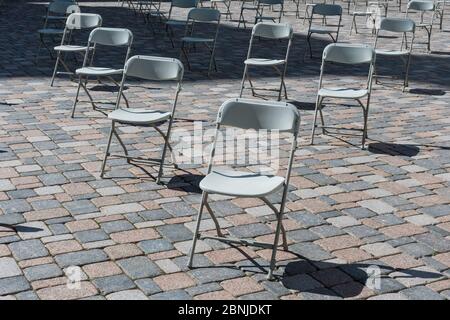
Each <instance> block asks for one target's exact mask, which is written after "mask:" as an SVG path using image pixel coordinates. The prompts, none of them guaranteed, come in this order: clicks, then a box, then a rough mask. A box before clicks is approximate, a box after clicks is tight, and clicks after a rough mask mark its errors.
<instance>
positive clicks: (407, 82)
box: [403, 54, 411, 92]
mask: <svg viewBox="0 0 450 320" xmlns="http://www.w3.org/2000/svg"><path fill="white" fill-rule="evenodd" d="M410 64H411V55H410V54H409V55H408V60H407V61H406V70H405V81H404V82H403V92H404V91H405V89H406V87H408V86H409V66H410Z"/></svg>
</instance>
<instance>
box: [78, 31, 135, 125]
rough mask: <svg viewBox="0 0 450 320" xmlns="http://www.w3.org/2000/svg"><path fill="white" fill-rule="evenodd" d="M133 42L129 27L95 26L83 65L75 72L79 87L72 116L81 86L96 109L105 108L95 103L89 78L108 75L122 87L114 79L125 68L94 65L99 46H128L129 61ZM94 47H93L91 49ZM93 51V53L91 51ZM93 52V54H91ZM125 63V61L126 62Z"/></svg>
mask: <svg viewBox="0 0 450 320" xmlns="http://www.w3.org/2000/svg"><path fill="white" fill-rule="evenodd" d="M132 43H133V34H132V33H131V31H130V30H128V29H122V28H103V27H101V28H95V29H94V30H92V31H91V33H90V35H89V40H88V43H87V46H86V53H85V55H84V61H83V66H82V67H81V68H79V69H77V70H76V71H75V74H76V75H78V88H77V93H76V96H75V101H74V102H73V107H72V114H71V117H72V118H73V116H74V115H75V107H76V105H77V102H78V96H79V94H80V88H83V90H84V92H85V93H86V95H87V96H88V98H89V100H90V102H91V105H92V108H93V109H94V110H97V109H105V108H103V107H99V106H97V105H96V104H95V101H94V100H93V99H92V96H91V94H90V93H89V90H88V88H87V84H88V78H89V77H96V78H97V79H99V78H101V77H106V78H108V79H110V80H111V81H112V82H113V83H114V84H115V85H116V86H118V87H120V84H119V83H118V82H117V81H116V80H114V78H113V76H115V75H122V73H123V69H116V68H111V67H95V66H92V63H93V60H94V55H95V51H96V50H97V47H98V46H99V45H100V46H106V47H112V46H114V47H127V51H126V54H125V61H127V59H128V56H129V55H130V51H131V44H132ZM92 47H93V49H91V48H92ZM91 52H92V53H91ZM90 53H91V54H90ZM124 63H125V62H124ZM123 98H124V100H125V102H126V103H128V102H127V100H126V97H125V96H124V95H123Z"/></svg>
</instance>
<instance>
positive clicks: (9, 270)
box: [0, 257, 22, 279]
mask: <svg viewBox="0 0 450 320" xmlns="http://www.w3.org/2000/svg"><path fill="white" fill-rule="evenodd" d="M0 270H1V271H0V279H2V278H9V277H14V276H20V275H21V274H22V271H21V270H20V268H19V266H18V265H17V263H16V261H15V260H14V259H13V258H7V257H5V258H0Z"/></svg>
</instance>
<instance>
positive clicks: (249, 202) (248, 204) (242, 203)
mask: <svg viewBox="0 0 450 320" xmlns="http://www.w3.org/2000/svg"><path fill="white" fill-rule="evenodd" d="M231 202H232V203H233V204H235V205H237V206H238V207H241V208H243V209H247V208H253V207H258V206H262V205H264V202H263V201H262V200H260V199H254V198H236V199H233V200H231Z"/></svg>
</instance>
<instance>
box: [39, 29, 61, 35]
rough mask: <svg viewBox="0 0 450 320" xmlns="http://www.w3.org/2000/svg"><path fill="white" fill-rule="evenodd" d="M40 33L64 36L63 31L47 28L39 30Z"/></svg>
mask: <svg viewBox="0 0 450 320" xmlns="http://www.w3.org/2000/svg"><path fill="white" fill-rule="evenodd" d="M38 33H40V34H63V33H64V30H63V29H55V28H45V29H39V30H38Z"/></svg>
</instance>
